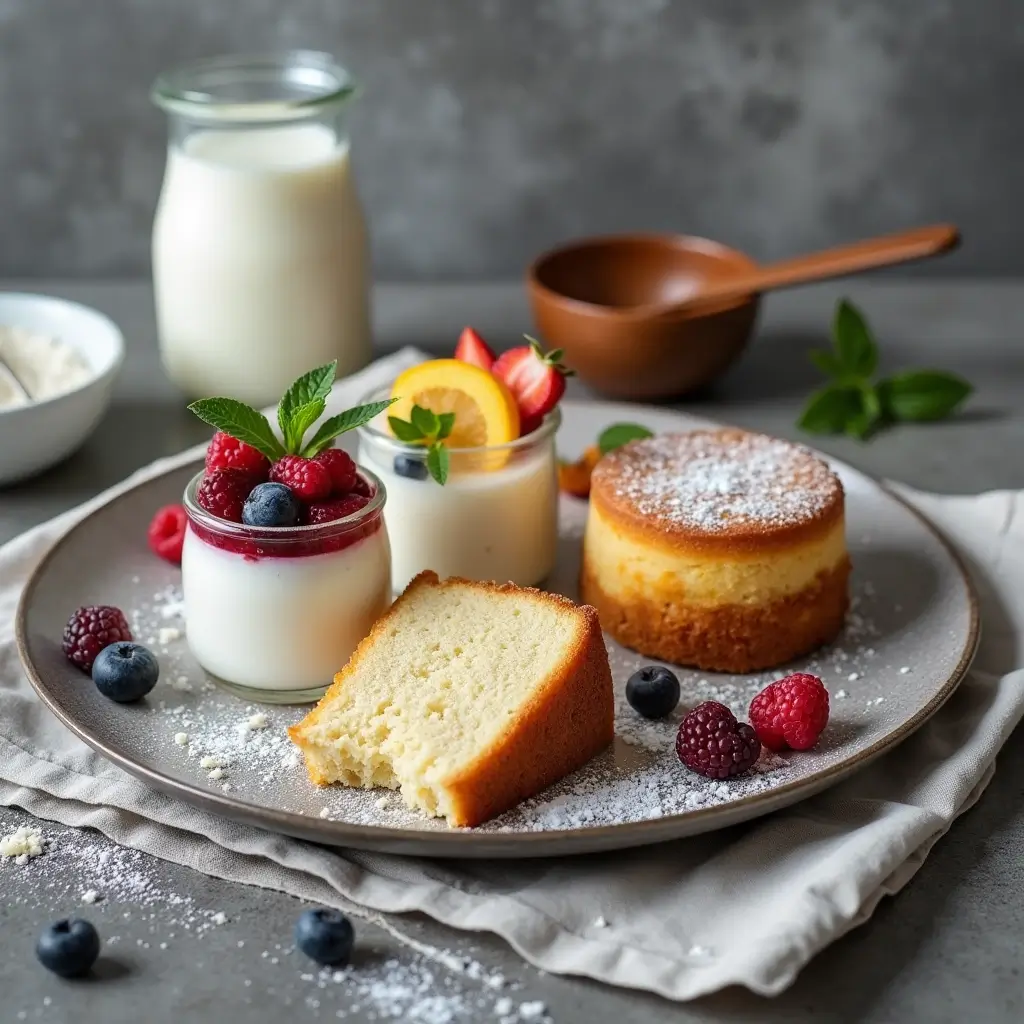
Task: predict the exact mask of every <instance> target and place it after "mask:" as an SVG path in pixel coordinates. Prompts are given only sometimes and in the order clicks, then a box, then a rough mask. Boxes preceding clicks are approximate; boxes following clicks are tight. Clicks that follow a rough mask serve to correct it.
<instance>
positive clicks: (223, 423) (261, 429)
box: [189, 398, 286, 462]
mask: <svg viewBox="0 0 1024 1024" xmlns="http://www.w3.org/2000/svg"><path fill="white" fill-rule="evenodd" d="M189 410H190V411H191V412H194V413H195V414H196V415H197V416H198V417H199V418H200V419H201V420H202V421H203V422H204V423H209V424H210V426H211V427H213V428H214V429H215V430H222V431H223V432H224V433H225V434H230V435H231V436H232V437H234V438H237V439H238V440H239V441H241V442H242V443H243V444H247V445H249V446H250V447H251V448H255V449H256V450H257V451H258V452H262V453H263V454H264V455H266V457H267V458H268V459H270V460H271V462H276V461H277V460H278V459H279V458H281V456H282V455H284V454H286V453H285V450H284V448H283V447H282V445H281V442H280V441H278V439H277V438H276V437H275V436H274V431H273V430H272V429H271V426H270V422H269V421H268V420H267V417H266V416H264V415H263V413H261V412H257V411H256V410H255V409H253V408H251V407H250V406H248V405H246V404H245V403H244V402H238V401H236V400H235V399H233V398H201V399H199V401H198V402H193V403H192V404H191V405H190V406H189Z"/></svg>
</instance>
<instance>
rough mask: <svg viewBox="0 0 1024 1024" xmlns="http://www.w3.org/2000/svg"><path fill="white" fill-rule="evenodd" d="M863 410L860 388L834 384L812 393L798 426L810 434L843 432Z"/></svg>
mask: <svg viewBox="0 0 1024 1024" xmlns="http://www.w3.org/2000/svg"><path fill="white" fill-rule="evenodd" d="M862 410H863V403H862V400H861V392H860V389H859V388H855V387H850V386H847V385H835V384H833V385H831V386H829V387H827V388H823V389H822V390H821V391H816V392H815V393H814V394H813V395H811V397H810V399H809V400H808V402H807V405H806V406H804V411H803V412H802V413H801V414H800V419H799V420H798V421H797V426H798V427H800V429H801V430H806V431H807V433H809V434H841V433H842V432H843V431H844V430H845V429H846V425H847V423H849V422H851V421H852V420H853V419H854V418H855V417H856V416H859V415H860V414H861V412H862Z"/></svg>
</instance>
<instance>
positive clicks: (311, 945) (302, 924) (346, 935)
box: [295, 908, 356, 967]
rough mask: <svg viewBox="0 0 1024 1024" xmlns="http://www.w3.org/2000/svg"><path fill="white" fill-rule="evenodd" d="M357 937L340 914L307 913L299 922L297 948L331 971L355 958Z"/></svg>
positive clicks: (350, 923) (334, 912)
mask: <svg viewBox="0 0 1024 1024" xmlns="http://www.w3.org/2000/svg"><path fill="white" fill-rule="evenodd" d="M355 938H356V933H355V930H354V929H353V927H352V922H351V921H350V920H349V919H348V918H347V917H346V916H345V915H344V914H343V913H341V911H339V910H327V909H326V908H318V909H316V910H307V911H306V912H305V913H304V914H303V915H302V916H301V917H300V918H299V919H298V921H296V922H295V945H296V946H298V947H299V949H301V950H302V952H303V953H305V954H306V956H308V957H309V958H310V959H311V960H315V961H316V962H317V963H318V964H326V965H327V966H328V967H344V966H345V964H347V963H348V961H349V957H350V956H351V955H352V944H353V943H354V942H355Z"/></svg>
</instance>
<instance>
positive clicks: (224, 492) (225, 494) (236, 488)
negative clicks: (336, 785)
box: [196, 469, 256, 523]
mask: <svg viewBox="0 0 1024 1024" xmlns="http://www.w3.org/2000/svg"><path fill="white" fill-rule="evenodd" d="M255 486H256V480H255V478H254V477H252V476H250V475H249V474H248V473H246V472H244V471H243V470H241V469H215V470H214V471H213V472H212V473H207V474H206V476H204V477H203V479H202V480H201V481H200V482H199V489H198V490H197V491H196V501H198V502H199V504H200V505H201V506H202V507H203V508H205V509H206V511H207V512H209V513H210V514H211V515H215V516H217V517H218V518H219V519H227V520H228V521H229V522H232V523H240V522H241V521H242V506H243V505H244V504H245V499H246V498H248V497H249V492H250V491H251V490H252V489H253V487H255Z"/></svg>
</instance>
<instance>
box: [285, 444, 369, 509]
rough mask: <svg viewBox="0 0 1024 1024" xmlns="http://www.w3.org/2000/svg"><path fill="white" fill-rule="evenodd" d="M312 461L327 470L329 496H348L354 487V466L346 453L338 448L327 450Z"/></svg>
mask: <svg viewBox="0 0 1024 1024" xmlns="http://www.w3.org/2000/svg"><path fill="white" fill-rule="evenodd" d="M313 461H314V462H316V463H319V464H320V465H321V466H323V467H324V469H326V470H327V475H328V476H329V477H330V478H331V494H333V495H334V496H335V497H341V496H342V495H343V494H348V493H349V492H350V491H351V490H352V488H353V487H355V484H356V464H355V462H354V461H353V460H352V456H351V455H349V453H348V452H345V451H342V450H341V449H340V448H328V449H326V450H325V451H322V452H320V454H319V455H315V456H314V457H313ZM285 482H287V481H285Z"/></svg>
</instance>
